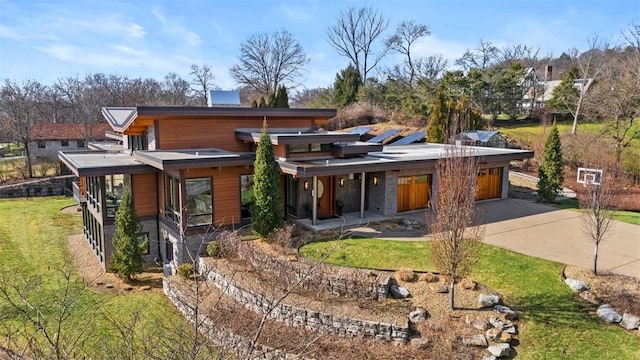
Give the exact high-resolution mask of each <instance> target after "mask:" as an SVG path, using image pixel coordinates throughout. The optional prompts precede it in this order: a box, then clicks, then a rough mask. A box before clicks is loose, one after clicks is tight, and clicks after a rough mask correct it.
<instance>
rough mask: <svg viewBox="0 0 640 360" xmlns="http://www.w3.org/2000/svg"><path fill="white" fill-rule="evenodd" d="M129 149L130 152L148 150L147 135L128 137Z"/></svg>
mask: <svg viewBox="0 0 640 360" xmlns="http://www.w3.org/2000/svg"><path fill="white" fill-rule="evenodd" d="M129 148H130V149H131V150H148V149H149V141H148V140H147V133H146V132H144V133H142V135H129Z"/></svg>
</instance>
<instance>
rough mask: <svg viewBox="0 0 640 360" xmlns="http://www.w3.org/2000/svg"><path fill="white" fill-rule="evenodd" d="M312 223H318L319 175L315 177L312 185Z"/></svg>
mask: <svg viewBox="0 0 640 360" xmlns="http://www.w3.org/2000/svg"><path fill="white" fill-rule="evenodd" d="M311 225H314V226H315V225H318V177H317V176H314V177H313V185H312V186H311Z"/></svg>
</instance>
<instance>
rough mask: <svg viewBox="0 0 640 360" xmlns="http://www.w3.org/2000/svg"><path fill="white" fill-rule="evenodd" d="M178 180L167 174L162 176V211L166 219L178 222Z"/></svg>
mask: <svg viewBox="0 0 640 360" xmlns="http://www.w3.org/2000/svg"><path fill="white" fill-rule="evenodd" d="M180 208H181V206H180V181H179V180H178V179H176V178H174V177H171V176H169V175H165V177H164V212H165V217H166V218H167V219H170V220H173V221H175V222H177V223H179V222H180Z"/></svg>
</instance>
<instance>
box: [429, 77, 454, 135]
mask: <svg viewBox="0 0 640 360" xmlns="http://www.w3.org/2000/svg"><path fill="white" fill-rule="evenodd" d="M448 118H449V114H448V111H447V101H446V99H445V96H444V94H443V93H442V91H441V90H440V89H438V90H437V91H436V98H435V102H434V104H433V109H432V110H431V114H430V115H429V126H428V127H427V142H430V143H440V144H441V143H444V140H445V133H446V127H447V122H448Z"/></svg>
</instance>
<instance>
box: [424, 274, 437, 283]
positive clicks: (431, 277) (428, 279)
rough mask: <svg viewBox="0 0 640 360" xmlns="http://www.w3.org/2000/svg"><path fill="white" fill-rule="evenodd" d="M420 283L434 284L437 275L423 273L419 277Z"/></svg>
mask: <svg viewBox="0 0 640 360" xmlns="http://www.w3.org/2000/svg"><path fill="white" fill-rule="evenodd" d="M420 281H425V282H436V281H438V275H436V274H432V273H429V272H428V273H424V274H422V275H420Z"/></svg>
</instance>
